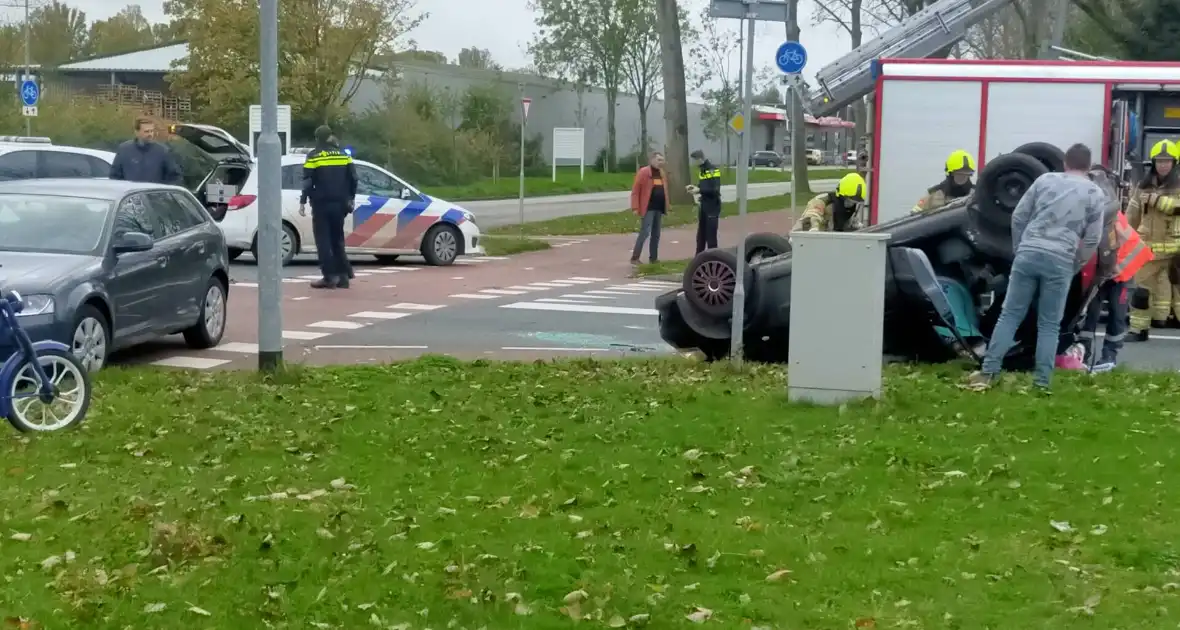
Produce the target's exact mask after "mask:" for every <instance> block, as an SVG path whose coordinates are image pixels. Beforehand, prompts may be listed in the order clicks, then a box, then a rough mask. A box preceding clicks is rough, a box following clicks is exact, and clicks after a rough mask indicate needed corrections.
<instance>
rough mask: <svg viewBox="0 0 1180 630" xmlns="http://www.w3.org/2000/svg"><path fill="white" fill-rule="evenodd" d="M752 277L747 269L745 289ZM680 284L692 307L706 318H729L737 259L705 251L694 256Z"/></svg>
mask: <svg viewBox="0 0 1180 630" xmlns="http://www.w3.org/2000/svg"><path fill="white" fill-rule="evenodd" d="M753 277H754V274H753V272H751V271H750V268H749V266H747V267H746V277H745V281H746V282H745V284H746V286H747V287H749V286H750V285H751V284H752V280H753ZM683 283H684V296H685V298H686V299H687V300H688V302H689V304H692V306H693V307H694V308H696V309H697V310H699V311H700V312H702V313H704V314H705V315H708V316H709V317H714V318H726V317H729V315H730V314H731V313H732V312H733V298H734V292H735V291H736V289H737V256H735V255H734V253H733V252H730V251H727V250H724V249H707V250H705V251H703V252H701V253H700V254H697V256H696V257H695V258H693V259H692V262H690V263H689V265H688V268H686V269H685V270H684V280H683Z"/></svg>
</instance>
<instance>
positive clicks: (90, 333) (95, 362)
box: [70, 304, 111, 374]
mask: <svg viewBox="0 0 1180 630" xmlns="http://www.w3.org/2000/svg"><path fill="white" fill-rule="evenodd" d="M110 348H111V323H110V322H109V321H107V318H106V316H105V315H103V314H102V312H101V311H99V310H98V309H97V308H95V307H93V306H90V305H89V304H87V305H84V306H82V308H80V309H78V312H77V313H76V314H75V315H74V332H73V335H72V336H71V337H70V352H71V353H72V354H73V355H74V357H75V358H76V359H78V363H80V364H82V367H83V368H85V370H86V371H87V372H89V373H91V374H93V373H95V372H97V371H99V370H101V369H102V368H103V367H105V366H106V363H107V355H108V354H110Z"/></svg>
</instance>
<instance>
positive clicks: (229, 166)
mask: <svg viewBox="0 0 1180 630" xmlns="http://www.w3.org/2000/svg"><path fill="white" fill-rule="evenodd" d="M170 131H171V132H172V133H173V135H176V136H177V137H180V138H183V139H184V140H186V141H188V142H189V143H191V144H193V145H194V146H196V147H197V148H198V149H200V150H201V151H202V152H204V153H205V154H207V155H208V156H209V157H210V158H212V159H213V160H215V161H216V163H217V165H216V167H215V168H214V169H213V170H212V171H211V172H210V173H209V174H208V175H207V176H206V177H205V179H204V181H203V182H202V183H201V185H200V186H198V187H197V197H198V198H199V199H201V201H202V202H203V203H204V204H205V206H206V207H207V208H209V212H210V214H212V215H213V218H214V219H215V220H216V221H217V222H218V225H220V226H221V230H222V231H223V232H224V233H225V239H226V243H227V244H228V246H229V254H230V259H231V260H232V259H234V258H236V257H237V256H240V255H241V254H242V253H243V252H247V251H248V252H251V254H254V253H255V250H256V247H257V235H258V175H257V172H256V170H257V169H255V165H256V162H255V160H254V158H253V156H252V155H251V154H250V149H249V147H247V146H246V145H244V144H242V143H241V142H239V141H237V140H236V139H234V137H233V136H232V135H230V134H229V133H228V132H226V131H225V130H223V129H220V128H218V127H213V126H210V125H195V124H184V125H173V126H172V127H171V128H170ZM305 157H306V156H305V155H303V154H297V153H289V154H287V155H284V156H282V183H283V234H282V246H283V264H284V265H285V264H287V263H289V262H291V259H292V258H294V257H295V256H296V255H299V254H314V253H315V251H316V245H315V237H314V236H313V233H312V227H311V212H308V213H307V216H300V214H299V196H300V189H301V186H302V182H303V162H304V158H305ZM355 164H356V172H357V179H358V180H359V186H358V188H357V195H356V200H355V206H354V208H355V209H354V210H353V212H352V214H350V215H349V218H348V219H347V221H346V223H345V226H344V233H345V244H346V245H347V252H348V254H349V255H361V254H368V255H372V256H375V257H376V258H377V260H379V261H382V262H392V261H394V260H396V259H397V257H398V256H422V257H423V258H425V259H426V262H427V263H429V264H431V265H450V264H452V263H453V262H455V259H456V258H458V257H459V256H465V255H471V256H474V255H480V254H483V253H484V248H483V245H482V244H481V243H480V238H481V237H480V232H479V227H478V226H477V225H476V224H475V216H474V215H472V214H471V213H470V212H468V211H467V210H464V209H463V208H461V207H459V206H456V205H455V204H452V203H450V202H447V201H444V200H442V199H437V198H434V197H431V196H429V195H426V194H423V193H422V192H421V191H419V190H418V189H416V188H414V187H413V186H411V185H409V184H408V183H406V182H405V181H403V180H401V179H400V178H398V177H397V176H396V175H394V174H393V173H390V172H389V171H387V170H385V169H383V168H381V167H379V166H377V165H375V164H371V163H369V162H365V161H362V160H355ZM212 184H221V185H222V186H223V187H224V188H222V189H221V192H222V194H223V197H222V198H212V197H211V196H210V195H209V194H208V193H209V191H210V185H212ZM217 188H218V187H217V186H213V189H217ZM255 258H257V256H255Z"/></svg>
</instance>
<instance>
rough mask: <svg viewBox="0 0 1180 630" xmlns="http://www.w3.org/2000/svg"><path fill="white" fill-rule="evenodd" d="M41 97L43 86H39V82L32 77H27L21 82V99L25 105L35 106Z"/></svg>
mask: <svg viewBox="0 0 1180 630" xmlns="http://www.w3.org/2000/svg"><path fill="white" fill-rule="evenodd" d="M40 99H41V88H40V87H38V85H37V82H36V81H33V80H31V79H25V80H24V81H23V82H21V84H20V100H21V102H22V103H24V105H25V107H35V106H36V105H37V101H38V100H40Z"/></svg>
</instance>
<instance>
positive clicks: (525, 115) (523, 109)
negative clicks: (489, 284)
mask: <svg viewBox="0 0 1180 630" xmlns="http://www.w3.org/2000/svg"><path fill="white" fill-rule="evenodd" d="M518 87H519V88H520V238H521V240H524V125H525V123H526V122H527V121H528V119H529V105H532V104H533V99H531V98H528V97H526V96H525V95H524V84H523V83H521V84H519V86H518Z"/></svg>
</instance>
